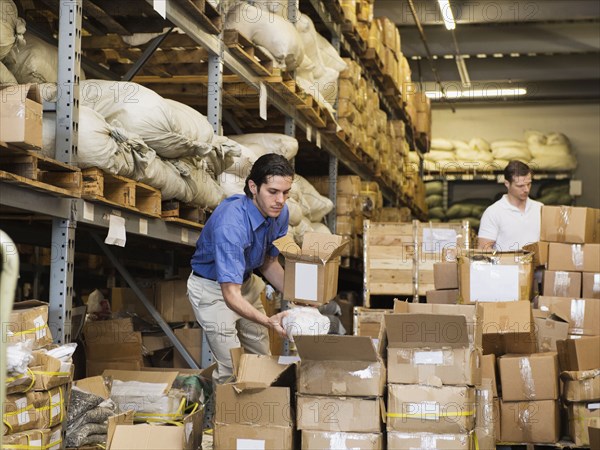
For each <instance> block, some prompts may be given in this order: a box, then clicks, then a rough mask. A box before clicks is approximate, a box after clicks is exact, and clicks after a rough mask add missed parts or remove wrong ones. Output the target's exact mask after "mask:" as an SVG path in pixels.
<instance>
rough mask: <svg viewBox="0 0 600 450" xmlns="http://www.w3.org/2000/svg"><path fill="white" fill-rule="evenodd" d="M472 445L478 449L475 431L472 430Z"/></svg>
mask: <svg viewBox="0 0 600 450" xmlns="http://www.w3.org/2000/svg"><path fill="white" fill-rule="evenodd" d="M473 446H474V447H475V450H479V439H478V438H477V433H475V432H473Z"/></svg>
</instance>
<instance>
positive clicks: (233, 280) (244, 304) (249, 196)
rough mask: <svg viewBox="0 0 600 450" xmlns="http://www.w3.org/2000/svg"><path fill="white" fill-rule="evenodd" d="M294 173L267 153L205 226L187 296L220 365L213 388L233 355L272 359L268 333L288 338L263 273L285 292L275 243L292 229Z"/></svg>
mask: <svg viewBox="0 0 600 450" xmlns="http://www.w3.org/2000/svg"><path fill="white" fill-rule="evenodd" d="M293 177H294V170H293V169H292V167H291V166H290V164H289V162H288V161H287V160H286V159H285V158H284V157H283V156H280V155H275V154H267V155H263V156H261V157H260V158H258V160H257V161H256V162H255V163H254V165H253V166H252V170H251V171H250V174H249V175H248V178H246V184H245V187H244V192H245V194H246V195H234V196H231V197H229V198H227V199H225V200H224V201H223V202H221V204H220V205H219V206H218V207H217V208H216V209H215V211H214V212H213V214H212V215H211V216H210V218H209V219H208V221H207V222H206V224H205V226H204V229H203V230H202V232H201V233H200V238H199V239H198V242H197V243H196V251H195V252H194V256H193V257H192V274H191V275H190V277H189V279H188V283H187V287H188V297H189V300H190V302H191V304H192V307H193V309H194V313H195V315H196V319H197V320H198V322H199V323H200V326H201V327H202V329H203V331H204V333H205V334H206V338H207V341H208V344H209V346H210V349H211V351H212V353H213V355H214V358H215V360H216V361H217V369H216V370H215V371H214V373H213V378H214V380H215V382H216V383H224V382H226V381H227V380H229V379H230V378H231V376H232V374H233V367H232V363H231V356H230V353H229V350H230V349H231V348H234V347H239V346H240V345H241V346H242V347H243V348H244V349H245V350H246V351H247V352H248V353H254V354H262V355H268V354H270V350H269V334H268V328H271V329H273V330H274V331H275V332H276V333H278V334H279V335H281V336H282V337H285V331H284V329H283V327H282V325H281V319H282V318H283V316H284V313H279V314H276V315H274V316H272V317H267V315H266V314H265V310H264V308H263V306H262V304H261V301H260V293H261V292H262V290H263V289H264V287H265V283H264V282H263V281H262V279H261V278H260V277H258V276H256V275H254V274H253V271H254V269H259V270H260V272H261V273H262V274H263V275H264V276H265V278H266V279H267V280H268V281H269V282H270V283H271V284H272V285H273V287H274V288H275V289H277V290H278V291H281V292H282V291H283V268H282V267H281V265H280V264H279V261H278V260H277V255H278V254H279V251H278V250H277V249H276V248H275V246H274V245H273V241H274V240H276V239H278V238H280V237H282V236H285V235H286V234H287V231H288V221H289V212H288V207H287V205H286V204H285V202H286V200H287V198H288V197H289V193H290V189H291V187H292V181H293Z"/></svg>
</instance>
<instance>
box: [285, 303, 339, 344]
mask: <svg viewBox="0 0 600 450" xmlns="http://www.w3.org/2000/svg"><path fill="white" fill-rule="evenodd" d="M282 325H283V329H284V330H285V332H286V334H287V336H288V338H289V340H290V341H292V342H294V336H306V335H308V336H318V335H322V334H327V333H328V332H329V326H330V322H329V318H328V317H326V316H324V315H323V314H321V313H320V312H319V310H318V309H317V308H313V307H312V306H297V307H295V308H292V309H290V310H289V311H288V313H287V315H286V316H285V317H284V318H283V319H282Z"/></svg>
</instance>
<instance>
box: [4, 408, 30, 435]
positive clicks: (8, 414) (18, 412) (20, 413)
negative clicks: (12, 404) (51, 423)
mask: <svg viewBox="0 0 600 450" xmlns="http://www.w3.org/2000/svg"><path fill="white" fill-rule="evenodd" d="M34 409H35V408H34V407H33V404H31V403H30V404H28V405H27V406H25V407H23V408H19V409H16V410H14V411H9V412H5V413H3V415H2V422H4V425H6V428H8V431H9V433H8V434H11V433H10V432H12V431H13V427H12V425H11V424H10V423H9V422H8V419H7V418H8V417H13V416H17V418H18V419H17V421H18V422H19V424H20V425H22V424H23V423H27V422H30V420H29V414H27V420H26V421H22V419H19V418H23V414H24V413H27V412H28V411H33V410H34Z"/></svg>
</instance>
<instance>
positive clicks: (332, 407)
mask: <svg viewBox="0 0 600 450" xmlns="http://www.w3.org/2000/svg"><path fill="white" fill-rule="evenodd" d="M295 341H296V348H297V349H298V355H299V356H300V364H299V366H298V383H297V389H298V396H297V414H296V417H297V425H298V430H301V432H302V448H303V449H307V450H308V449H313V448H361V449H365V450H367V449H373V450H375V449H380V448H382V447H383V435H382V421H383V419H384V418H383V417H382V415H383V411H384V410H385V408H384V405H383V391H384V388H385V379H386V378H385V364H384V363H383V361H382V359H381V358H380V356H379V355H378V353H377V352H376V350H375V347H374V346H373V343H372V341H371V339H370V338H368V337H360V336H317V337H312V336H297V337H296V339H295ZM342 443H345V445H347V446H348V445H350V447H340V445H341V444H342Z"/></svg>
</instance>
